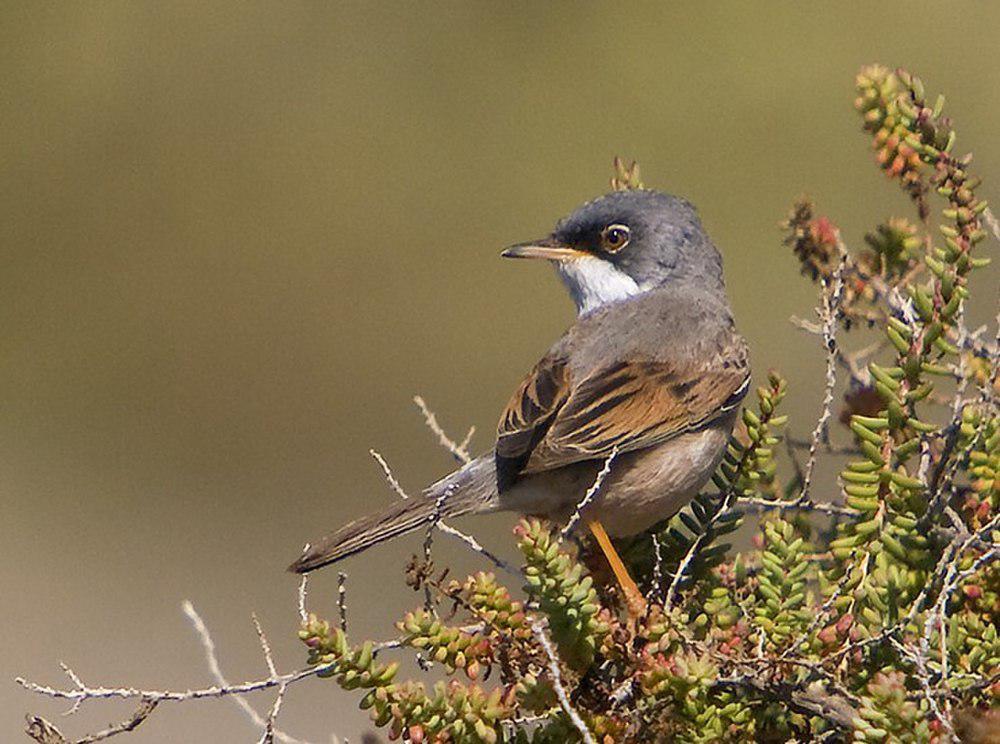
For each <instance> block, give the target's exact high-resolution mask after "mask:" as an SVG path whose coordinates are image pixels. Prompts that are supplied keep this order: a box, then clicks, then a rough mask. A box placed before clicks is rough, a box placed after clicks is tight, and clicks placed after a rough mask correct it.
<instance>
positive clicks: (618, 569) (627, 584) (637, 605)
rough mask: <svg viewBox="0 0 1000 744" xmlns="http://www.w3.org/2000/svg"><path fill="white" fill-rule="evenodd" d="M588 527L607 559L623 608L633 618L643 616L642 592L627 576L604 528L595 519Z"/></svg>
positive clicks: (644, 609) (643, 598) (623, 565)
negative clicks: (616, 582) (622, 598)
mask: <svg viewBox="0 0 1000 744" xmlns="http://www.w3.org/2000/svg"><path fill="white" fill-rule="evenodd" d="M589 526H590V531H591V533H592V534H593V535H594V537H595V538H596V539H597V544H598V545H600V546H601V552H603V553H604V557H605V558H607V559H608V563H609V564H610V565H611V570H612V571H613V572H614V574H615V578H616V579H618V585H619V586H620V587H621V589H622V594H623V596H624V597H625V606H626V607H628V611H629V614H631V615H632V616H633V617H637V616H639V615H641V614H643V613H644V612H645V611H646V599H645V597H643V596H642V592H640V591H639V587H638V586H636V583H635V581H633V579H632V577H631V576H629V573H628V569H627V568H625V564H624V563H623V562H622V559H621V556H619V555H618V551H617V550H615V546H614V545H612V544H611V538H610V537H608V533H607V532H605V531H604V526H603V525H602V524H601V523H600V522H598V521H597V520H596V519H595V520H594V521H593V522H590V523H589Z"/></svg>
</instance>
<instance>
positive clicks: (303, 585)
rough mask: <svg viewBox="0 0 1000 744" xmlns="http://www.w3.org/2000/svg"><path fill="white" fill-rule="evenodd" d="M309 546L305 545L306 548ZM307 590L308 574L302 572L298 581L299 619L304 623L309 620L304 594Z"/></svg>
mask: <svg viewBox="0 0 1000 744" xmlns="http://www.w3.org/2000/svg"><path fill="white" fill-rule="evenodd" d="M308 549H309V546H308V545H307V546H306V550H308ZM308 592H309V574H302V579H301V580H300V581H299V619H300V620H301V621H302V624H303V625H305V624H306V623H307V622H309V613H308V612H306V595H307V594H308Z"/></svg>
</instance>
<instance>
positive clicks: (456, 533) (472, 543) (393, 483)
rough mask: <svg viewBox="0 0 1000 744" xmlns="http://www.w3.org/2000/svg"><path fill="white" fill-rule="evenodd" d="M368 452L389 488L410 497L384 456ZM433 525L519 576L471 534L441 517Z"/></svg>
mask: <svg viewBox="0 0 1000 744" xmlns="http://www.w3.org/2000/svg"><path fill="white" fill-rule="evenodd" d="M368 452H369V454H371V456H372V457H373V458H374V460H375V462H377V463H378V464H379V467H380V468H382V473H383V475H384V476H385V480H386V482H387V483H388V484H389V488H391V489H392V490H393V492H394V493H395V494H396V495H397V496H399V497H400V498H401V499H408V498H410V497H409V494H407V493H406V491H405V490H404V489H403V487H402V486H401V485H400V483H399V481H398V480H397V479H396V476H395V475H394V474H393V472H392V469H391V468H390V467H389V463H388V462H386V460H385V458H384V457H382V455H381V454H379V453H378V452H376V451H375V450H368ZM435 526H436V528H437V529H438V530H440V531H441V532H443V533H444V534H446V535H449V536H451V537H454V538H455V539H457V540H461V541H462V542H463V543H465V545H466V547H468V548H469V549H471V550H472V551H474V552H476V553H478V554H479V555H481V556H482V557H483V558H485V559H486V560H488V561H489V562H490V563H492V564H493V565H494V566H496V567H497V568H499V569H501V570H502V571H505V572H507V573H508V574H510V575H511V576H517V577H518V578H520V576H521V574H520V572H519V571H517V570H515V569H514V568H513V567H512V566H511V565H510V564H509V563H507V561H505V560H503V559H502V558H500V557H499V556H497V555H495V554H494V553H492V552H491V551H489V550H487V549H486V548H485V547H483V545H482V544H481V543H480V542H479V541H478V540H477V539H476V538H474V537H473V536H472V535H469V534H467V533H465V532H462V531H461V530H459V529H456V528H455V527H452V526H451V525H450V524H448V523H447V522H445V521H444V520H443V519H442V520H439V521H438V522H437V524H436V525H435Z"/></svg>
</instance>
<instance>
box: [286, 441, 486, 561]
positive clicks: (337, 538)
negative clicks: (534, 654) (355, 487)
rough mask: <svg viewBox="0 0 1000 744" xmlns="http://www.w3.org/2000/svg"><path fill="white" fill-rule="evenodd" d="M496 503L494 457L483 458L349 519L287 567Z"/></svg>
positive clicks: (337, 555) (335, 557) (331, 558)
mask: <svg viewBox="0 0 1000 744" xmlns="http://www.w3.org/2000/svg"><path fill="white" fill-rule="evenodd" d="M497 504H498V497H497V484H496V469H495V467H494V464H493V458H492V457H488V456H484V457H480V458H478V459H476V460H473V461H472V462H470V463H469V464H468V465H465V466H464V467H462V468H461V469H459V470H456V471H455V472H454V473H452V474H451V475H449V476H447V477H446V478H442V479H441V480H439V481H438V482H437V483H435V484H434V485H433V486H431V487H430V488H428V489H427V490H426V491H424V492H423V493H422V494H421V495H420V496H415V497H412V498H409V499H406V500H405V501H404V500H400V501H396V502H395V503H393V504H391V505H389V506H388V507H386V508H385V509H383V510H382V511H380V512H376V513H375V514H369V515H368V516H367V517H362V518H361V519H357V520H355V521H353V522H350V523H349V524H345V525H344V526H343V527H341V528H340V529H339V530H337V531H336V532H334V533H333V534H331V535H327V536H326V537H324V538H323V539H322V540H320V541H319V542H318V543H316V544H315V545H310V546H309V547H308V548H307V549H306V551H305V552H304V553H303V554H302V556H301V557H300V558H299V559H298V560H297V561H295V563H293V564H292V565H291V566H289V567H288V570H289V571H294V572H295V573H307V572H309V571H313V570H315V569H317V568H321V567H323V566H327V565H329V564H331V563H334V562H336V561H339V560H340V559H341V558H346V557H347V556H349V555H354V554H355V553H360V552H361V551H362V550H367V549H368V548H370V547H372V546H373V545H378V544H379V543H382V542H385V541H386V540H391V539H392V538H394V537H398V536H399V535H404V534H406V533H407V532H411V531H413V530H415V529H418V528H419V527H420V526H422V525H426V524H428V523H430V522H431V521H433V520H434V519H436V518H440V519H445V518H448V517H458V516H461V515H463V514H481V513H485V512H490V511H495V510H496V508H497Z"/></svg>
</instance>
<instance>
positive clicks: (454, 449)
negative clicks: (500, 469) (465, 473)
mask: <svg viewBox="0 0 1000 744" xmlns="http://www.w3.org/2000/svg"><path fill="white" fill-rule="evenodd" d="M413 402H414V403H416V404H417V407H418V408H419V409H420V412H421V413H422V414H423V415H424V423H426V424H427V428H428V429H430V430H431V431H432V432H434V434H435V435H436V436H437V438H438V443H439V444H440V445H441V446H442V447H444V448H445V449H446V450H448V451H449V452H450V453H451V454H452V456H453V457H454V458H455V459H456V460H458V461H459V462H460V463H462V464H463V465H467V464H468V463H469V462H471V461H472V455H470V454H469V451H468V450H467V449H466V446H467V445H468V443H469V440H471V439H472V435H473V433H474V432H475V429H472V430H470V431H469V433H468V434H467V435H466V436H465V439H464V440H463V441H462V443H461V444H458V443H457V442H456V441H455V440H454V439H452V438H451V437H449V436H448V435H447V434H445V433H444V429H442V428H441V425H440V424H439V423H438V420H437V416H435V415H434V412H433V411H431V409H430V408H428V407H427V403H425V402H424V399H423V398H421V397H420V396H419V395H415V396H414V397H413Z"/></svg>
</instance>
